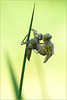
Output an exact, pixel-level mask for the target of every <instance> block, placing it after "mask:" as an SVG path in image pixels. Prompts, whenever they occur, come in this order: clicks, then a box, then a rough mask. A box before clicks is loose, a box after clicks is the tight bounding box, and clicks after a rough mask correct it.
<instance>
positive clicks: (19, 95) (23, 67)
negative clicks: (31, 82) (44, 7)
mask: <svg viewBox="0 0 67 100" xmlns="http://www.w3.org/2000/svg"><path fill="white" fill-rule="evenodd" d="M34 10H35V4H34V8H33V13H32V17H31V22H30V27H29V32H28V38H27V41H29V38H30V33H31V28H32V22H33V16H34ZM27 46H28V44H26V48H25V54H24V60H23V66H22V73H21V80H20V86H19V94H18V99H21V91H22V85H23V78H24V71H25V64H26V55H27Z"/></svg>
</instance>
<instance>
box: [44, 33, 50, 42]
mask: <svg viewBox="0 0 67 100" xmlns="http://www.w3.org/2000/svg"><path fill="white" fill-rule="evenodd" d="M51 38H52V36H51V35H50V34H49V33H47V34H45V35H43V40H44V41H45V40H46V41H49V40H50V39H51Z"/></svg>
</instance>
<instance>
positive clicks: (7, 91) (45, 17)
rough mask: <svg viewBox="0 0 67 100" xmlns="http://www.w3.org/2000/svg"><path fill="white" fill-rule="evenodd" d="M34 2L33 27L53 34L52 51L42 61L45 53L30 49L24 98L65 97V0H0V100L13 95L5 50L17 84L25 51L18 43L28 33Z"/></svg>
mask: <svg viewBox="0 0 67 100" xmlns="http://www.w3.org/2000/svg"><path fill="white" fill-rule="evenodd" d="M34 2H35V3H36V7H35V14H34V20H33V25H32V28H33V29H36V30H37V31H38V32H39V33H42V34H46V33H50V34H51V35H52V40H51V41H52V42H53V43H54V52H55V54H54V55H53V56H52V57H51V58H50V59H49V60H48V62H47V63H45V64H44V63H43V61H44V59H45V57H44V56H41V55H39V54H35V52H34V51H33V52H32V55H31V59H30V61H29V62H28V61H26V67H25V74H24V82H23V95H24V99H31V100H32V99H41V100H42V99H51V100H52V99H53V100H55V99H56V100H57V99H63V100H65V99H66V1H65V0H43V1H41V0H40V1H38V0H32V1H31V0H28V1H27V0H25V1H22V0H14V1H13V0H1V1H0V4H1V12H0V16H1V75H0V76H1V82H0V83H1V100H2V99H15V94H14V88H13V84H12V80H11V77H10V72H9V69H8V66H7V61H6V56H5V54H6V52H8V54H9V56H10V59H11V62H12V65H13V71H14V74H15V76H16V80H17V83H18V87H19V83H20V77H21V70H22V64H23V58H24V52H25V45H24V46H21V45H20V43H21V41H22V40H23V38H24V36H25V35H26V34H27V33H28V30H29V25H30V20H31V15H32V10H33V5H34ZM30 38H33V33H32V32H31V37H30Z"/></svg>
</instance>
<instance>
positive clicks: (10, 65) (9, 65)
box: [6, 54, 19, 100]
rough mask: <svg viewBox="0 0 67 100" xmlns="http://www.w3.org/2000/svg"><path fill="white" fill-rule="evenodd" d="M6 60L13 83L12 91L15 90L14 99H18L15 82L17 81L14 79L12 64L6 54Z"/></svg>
mask: <svg viewBox="0 0 67 100" xmlns="http://www.w3.org/2000/svg"><path fill="white" fill-rule="evenodd" d="M6 60H7V64H8V68H9V71H10V75H11V79H12V83H13V87H14V91H15V96H16V99H17V100H18V90H19V89H18V84H17V81H16V78H15V75H14V72H13V69H12V68H13V65H12V63H11V60H10V57H9V55H8V54H6Z"/></svg>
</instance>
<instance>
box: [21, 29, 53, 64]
mask: <svg viewBox="0 0 67 100" xmlns="http://www.w3.org/2000/svg"><path fill="white" fill-rule="evenodd" d="M31 30H32V31H33V35H34V38H32V39H30V40H29V41H27V40H26V41H25V39H26V38H27V36H28V34H27V35H26V36H25V37H24V39H23V41H22V42H21V45H24V44H28V46H27V59H28V61H30V57H31V54H32V50H34V52H35V53H36V54H38V53H39V54H40V55H42V56H46V57H45V59H44V62H43V63H46V62H47V61H48V59H49V58H50V57H51V56H52V55H53V54H54V45H53V43H52V42H51V38H52V36H51V35H50V34H49V33H47V34H45V35H43V34H41V33H37V31H36V30H34V29H31ZM41 40H42V41H43V43H41V42H40V41H41ZM24 41H25V42H24ZM35 50H36V51H37V52H36V51H35Z"/></svg>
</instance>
